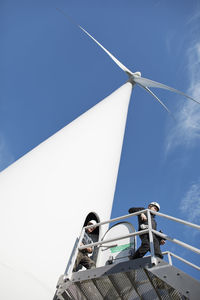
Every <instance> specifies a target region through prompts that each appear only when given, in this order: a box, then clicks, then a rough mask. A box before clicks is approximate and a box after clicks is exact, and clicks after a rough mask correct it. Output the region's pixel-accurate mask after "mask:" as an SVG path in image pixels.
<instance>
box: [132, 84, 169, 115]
mask: <svg viewBox="0 0 200 300" xmlns="http://www.w3.org/2000/svg"><path fill="white" fill-rule="evenodd" d="M138 85H139V86H140V87H141V88H143V89H145V90H146V91H147V92H148V93H150V94H151V95H152V96H153V97H154V98H156V100H157V101H158V102H159V103H160V104H161V105H162V106H163V107H164V109H166V111H167V112H168V113H169V114H171V115H172V113H171V111H170V110H169V109H168V108H167V106H166V105H165V104H164V103H163V102H162V101H161V100H160V99H159V98H158V97H157V96H156V95H155V94H154V93H153V92H152V91H151V90H150V89H149V88H148V87H146V86H144V85H141V84H140V83H138Z"/></svg>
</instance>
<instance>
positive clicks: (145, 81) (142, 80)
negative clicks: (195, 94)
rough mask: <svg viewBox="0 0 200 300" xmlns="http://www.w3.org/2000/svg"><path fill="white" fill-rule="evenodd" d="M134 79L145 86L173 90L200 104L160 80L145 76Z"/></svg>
mask: <svg viewBox="0 0 200 300" xmlns="http://www.w3.org/2000/svg"><path fill="white" fill-rule="evenodd" d="M133 81H134V82H136V83H138V84H141V85H142V86H143V87H155V88H160V89H165V90H168V91H171V92H174V93H177V94H180V95H182V96H184V97H186V98H188V99H190V100H192V101H194V102H196V103H198V104H200V102H198V101H197V100H195V99H193V98H192V97H190V96H188V95H186V94H185V93H183V92H181V91H179V90H176V89H174V88H172V87H170V86H167V85H165V84H163V83H159V82H156V81H153V80H150V79H147V78H143V77H136V76H134V78H133Z"/></svg>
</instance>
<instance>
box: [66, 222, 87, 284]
mask: <svg viewBox="0 0 200 300" xmlns="http://www.w3.org/2000/svg"><path fill="white" fill-rule="evenodd" d="M84 234H85V227H83V229H82V231H81V234H80V237H79V241H78V245H77V247H76V248H75V251H74V253H73V257H72V262H71V265H70V267H69V269H68V274H67V275H68V278H69V279H71V276H72V272H73V267H74V264H75V261H76V258H77V255H78V251H79V247H80V245H81V242H82V240H83V236H84Z"/></svg>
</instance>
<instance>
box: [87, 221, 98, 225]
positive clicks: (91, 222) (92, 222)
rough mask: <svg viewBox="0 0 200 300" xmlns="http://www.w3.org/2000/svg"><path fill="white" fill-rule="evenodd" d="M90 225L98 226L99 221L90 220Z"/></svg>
mask: <svg viewBox="0 0 200 300" xmlns="http://www.w3.org/2000/svg"><path fill="white" fill-rule="evenodd" d="M89 223H90V225H96V224H97V221H96V220H90V221H89V222H88V224H89Z"/></svg>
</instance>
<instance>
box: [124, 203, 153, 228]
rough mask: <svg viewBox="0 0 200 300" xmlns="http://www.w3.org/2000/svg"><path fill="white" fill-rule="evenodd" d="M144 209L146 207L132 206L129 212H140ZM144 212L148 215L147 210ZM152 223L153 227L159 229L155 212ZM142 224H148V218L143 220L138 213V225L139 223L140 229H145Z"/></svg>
mask: <svg viewBox="0 0 200 300" xmlns="http://www.w3.org/2000/svg"><path fill="white" fill-rule="evenodd" d="M144 209H145V208H144V207H131V208H129V210H128V212H129V213H130V214H132V213H135V212H138V211H140V210H144ZM144 214H145V216H146V217H147V213H146V212H145V213H144ZM151 223H152V229H154V230H157V223H156V220H155V215H153V214H151ZM142 224H144V225H148V220H146V221H143V220H142V219H141V216H140V215H138V225H139V228H138V231H139V230H143V229H144V228H143V229H142V228H141V225H142Z"/></svg>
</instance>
